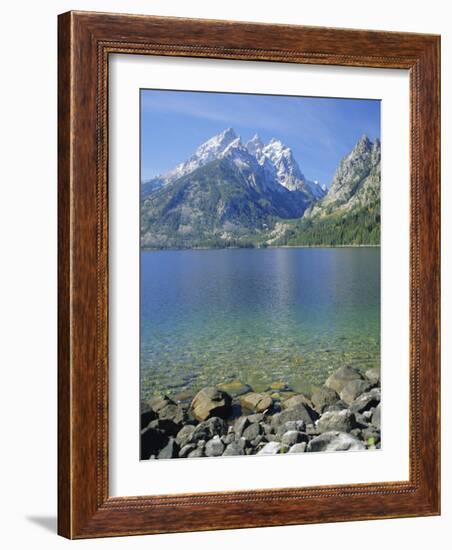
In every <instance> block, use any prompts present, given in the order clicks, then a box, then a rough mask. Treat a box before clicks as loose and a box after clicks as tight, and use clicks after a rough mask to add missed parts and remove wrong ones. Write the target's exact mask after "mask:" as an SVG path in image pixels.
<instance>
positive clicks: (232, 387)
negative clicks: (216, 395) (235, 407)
mask: <svg viewBox="0 0 452 550" xmlns="http://www.w3.org/2000/svg"><path fill="white" fill-rule="evenodd" d="M217 388H218V389H219V390H220V391H223V392H226V393H227V394H228V395H230V396H232V397H239V396H240V395H244V394H245V393H250V392H252V391H253V389H252V388H251V386H249V385H248V384H243V382H240V380H233V381H232V382H223V383H222V384H218V385H217Z"/></svg>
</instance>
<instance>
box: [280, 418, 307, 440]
mask: <svg viewBox="0 0 452 550" xmlns="http://www.w3.org/2000/svg"><path fill="white" fill-rule="evenodd" d="M291 430H296V431H297V432H304V431H305V430H306V422H305V421H304V420H288V421H287V422H284V424H281V425H280V426H278V429H277V430H276V435H279V436H281V437H282V436H283V435H284V434H285V433H286V432H289V431H291Z"/></svg>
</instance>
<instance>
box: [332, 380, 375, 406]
mask: <svg viewBox="0 0 452 550" xmlns="http://www.w3.org/2000/svg"><path fill="white" fill-rule="evenodd" d="M372 386H373V384H372V382H370V381H369V380H359V379H357V380H350V382H347V383H346V384H345V386H344V387H343V388H342V391H341V394H340V397H341V399H342V401H344V402H345V403H347V405H350V404H351V403H353V401H355V399H356V398H357V397H359V396H360V395H361V394H363V393H365V392H368V391H369V390H370V389H371V388H372Z"/></svg>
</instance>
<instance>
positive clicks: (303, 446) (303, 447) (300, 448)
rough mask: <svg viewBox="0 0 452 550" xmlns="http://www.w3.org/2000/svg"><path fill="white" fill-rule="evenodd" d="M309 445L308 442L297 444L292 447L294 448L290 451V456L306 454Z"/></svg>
mask: <svg viewBox="0 0 452 550" xmlns="http://www.w3.org/2000/svg"><path fill="white" fill-rule="evenodd" d="M307 446H308V444H307V443H306V441H303V442H301V443H296V444H295V445H292V447H291V448H290V449H289V454H293V453H304V452H306V448H307Z"/></svg>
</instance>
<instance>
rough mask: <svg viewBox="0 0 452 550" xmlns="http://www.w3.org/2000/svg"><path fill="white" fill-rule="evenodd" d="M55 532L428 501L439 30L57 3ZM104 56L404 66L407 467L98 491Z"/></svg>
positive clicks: (299, 516) (244, 520)
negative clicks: (132, 492)
mask: <svg viewBox="0 0 452 550" xmlns="http://www.w3.org/2000/svg"><path fill="white" fill-rule="evenodd" d="M58 53H59V62H58V86H59V92H58V118H59V126H58V154H59V158H58V209H59V221H58V232H59V243H58V299H59V316H58V340H59V344H58V364H59V367H58V401H59V403H58V424H59V427H58V459H59V467H58V532H59V534H61V535H63V536H65V537H68V538H87V537H104V536H116V535H136V534H148V533H162V532H178V531H201V530H211V529H231V528H244V527H258V526H272V525H293V524H304V523H318V522H334V521H350V520H363V519H377V518H394V517H410V516H429V515H437V514H439V513H440V423H439V413H440V407H439V395H440V337H439V334H440V332H439V328H440V320H439V316H440V305H439V304H440V301H439V300H440V234H439V231H440V214H439V209H440V122H439V117H440V99H439V98H440V38H439V37H438V36H433V35H424V34H411V33H394V32H380V31H364V30H343V29H330V28H321V27H300V26H291V25H264V24H255V23H238V22H237V23H236V22H226V21H208V20H194V19H182V18H162V17H148V16H138V15H120V14H100V13H89V12H69V13H65V14H63V15H60V16H59V39H58ZM113 53H127V54H137V55H159V56H162V55H163V56H188V57H205V58H218V59H240V60H265V61H272V62H286V63H287V62H290V63H300V64H320V65H341V66H349V67H373V68H397V69H407V70H409V73H410V107H411V136H410V141H411V148H410V164H411V182H410V197H411V199H410V200H411V203H410V216H411V220H410V457H409V462H410V467H409V470H410V477H409V481H401V482H387V483H378V484H359V485H335V486H322V487H294V488H291V489H272V490H252V491H235V492H227V493H208V494H181V495H166V496H165V495H164V496H152V497H128V496H123V497H110V496H109V491H108V374H109V372H108V221H109V220H108V102H107V91H108V60H109V55H110V54H113Z"/></svg>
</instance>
